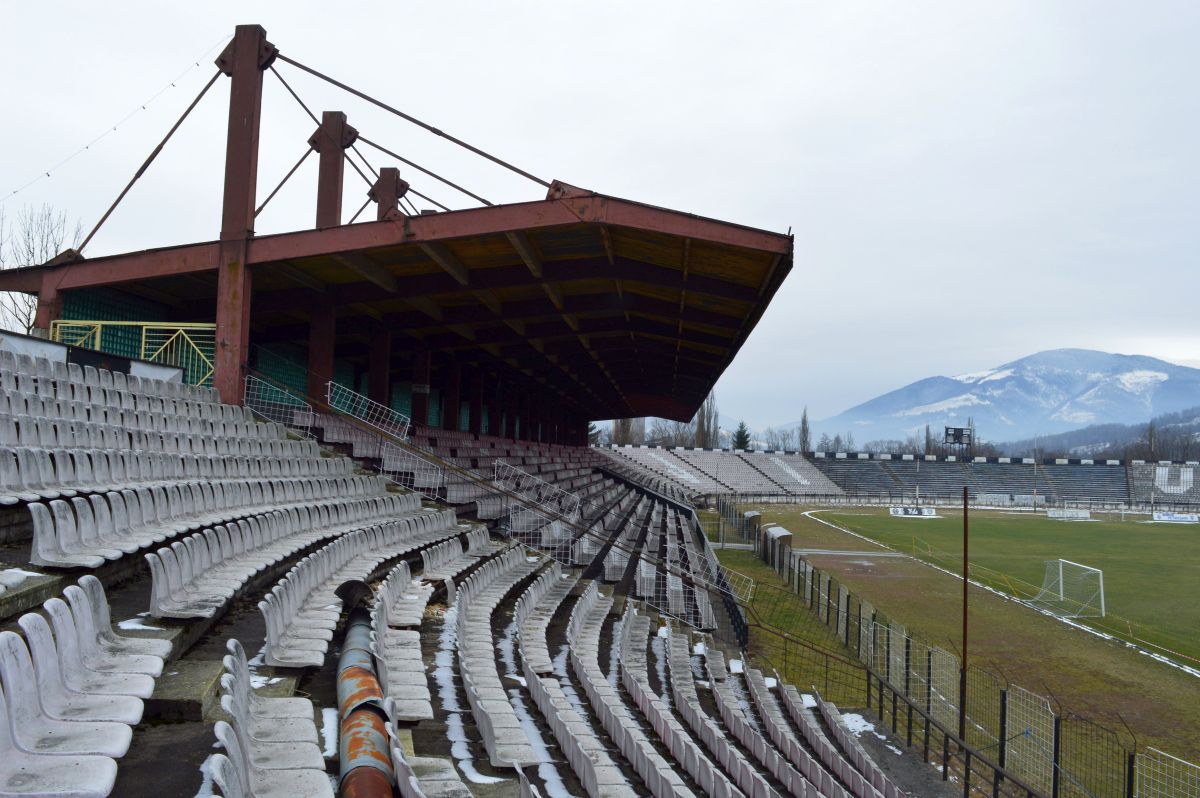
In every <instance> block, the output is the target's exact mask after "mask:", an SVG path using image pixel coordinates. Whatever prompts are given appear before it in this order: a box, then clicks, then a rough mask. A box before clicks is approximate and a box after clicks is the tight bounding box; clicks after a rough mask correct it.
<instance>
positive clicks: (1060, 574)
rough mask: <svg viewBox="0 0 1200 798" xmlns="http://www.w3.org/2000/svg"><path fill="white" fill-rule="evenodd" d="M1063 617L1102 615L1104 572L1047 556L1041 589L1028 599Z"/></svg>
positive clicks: (1097, 616) (1101, 616)
mask: <svg viewBox="0 0 1200 798" xmlns="http://www.w3.org/2000/svg"><path fill="white" fill-rule="evenodd" d="M1029 603H1030V604H1032V605H1033V606H1035V607H1038V608H1039V609H1043V610H1046V611H1047V612H1052V613H1054V614H1055V615H1061V616H1063V617H1064V618H1103V617H1104V572H1103V571H1101V570H1100V569H1099V568H1092V567H1091V566H1089V565H1080V564H1079V563H1077V562H1071V561H1070V560H1047V561H1046V573H1045V575H1044V576H1043V577H1042V589H1041V591H1040V592H1039V593H1038V594H1037V595H1036V596H1034V597H1033V598H1032V599H1030V600H1029Z"/></svg>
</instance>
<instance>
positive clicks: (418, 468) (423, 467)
mask: <svg viewBox="0 0 1200 798" xmlns="http://www.w3.org/2000/svg"><path fill="white" fill-rule="evenodd" d="M379 473H381V474H383V475H384V476H385V477H387V478H388V479H389V480H391V481H392V482H394V483H396V484H397V485H400V486H401V487H403V488H407V489H408V490H411V491H415V492H417V493H420V494H421V495H422V496H425V497H426V498H429V499H437V498H438V497H439V495H440V493H439V492H440V490H441V488H442V487H443V486H444V485H445V484H446V468H445V466H442V465H440V464H438V463H437V462H434V461H433V460H432V459H425V458H423V457H421V455H420V454H419V453H417V452H414V451H411V450H409V449H404V448H401V447H399V446H397V445H396V444H394V443H392V442H390V441H384V442H383V444H382V446H381V447H380V453H379Z"/></svg>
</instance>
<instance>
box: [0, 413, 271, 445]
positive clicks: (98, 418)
mask: <svg viewBox="0 0 1200 798" xmlns="http://www.w3.org/2000/svg"><path fill="white" fill-rule="evenodd" d="M25 409H26V410H27V411H30V412H25V413H0V420H5V421H6V423H5V425H4V428H5V430H6V432H5V434H6V435H9V436H11V435H12V434H13V429H15V430H16V435H17V437H18V439H22V438H24V439H28V438H30V437H32V436H33V435H37V436H38V438H39V439H41V440H42V441H43V442H44V443H45V444H46V445H52V444H56V445H59V446H70V445H73V444H75V443H76V442H77V440H78V439H79V438H80V437H81V436H82V435H83V432H82V430H84V429H86V428H87V427H89V426H101V427H104V426H107V427H115V428H117V429H120V430H123V431H124V432H125V433H127V435H128V439H129V441H130V443H131V444H133V443H138V442H141V441H144V440H153V439H154V438H155V437H158V436H172V437H173V438H174V439H177V440H185V439H187V438H189V437H197V436H200V437H213V438H221V439H222V440H223V441H225V447H226V448H234V449H236V448H237V447H238V446H239V444H238V441H240V440H241V439H249V440H285V439H286V438H287V435H286V433H285V432H283V429H284V428H283V427H281V426H279V425H277V424H275V423H274V422H263V423H261V424H260V423H256V422H244V421H199V420H196V419H187V418H182V417H179V416H163V415H161V414H153V413H148V412H141V411H138V412H135V411H133V410H110V411H100V412H96V413H61V412H60V411H61V410H62V409H61V408H58V407H56V406H51V407H48V408H46V409H44V410H43V411H42V412H37V408H30V407H26V408H25ZM30 420H33V421H34V422H38V421H42V422H48V423H44V424H42V425H40V426H39V425H37V424H36V423H35V426H34V427H32V428H31V427H29V421H30ZM181 445H182V444H181ZM131 448H138V447H136V446H133V447H131Z"/></svg>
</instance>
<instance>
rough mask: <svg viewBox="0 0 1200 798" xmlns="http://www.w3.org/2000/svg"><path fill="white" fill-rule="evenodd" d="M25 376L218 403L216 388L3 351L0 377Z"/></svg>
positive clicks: (0, 353)
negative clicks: (6, 374) (0, 375)
mask: <svg viewBox="0 0 1200 798" xmlns="http://www.w3.org/2000/svg"><path fill="white" fill-rule="evenodd" d="M5 373H8V374H13V375H16V376H20V375H26V376H32V377H39V378H43V379H51V380H69V381H71V382H75V383H80V384H82V385H92V386H96V387H98V388H116V389H117V390H120V391H130V392H132V393H138V394H146V395H149V396H161V397H165V398H171V399H191V400H193V401H198V402H219V401H220V397H219V395H218V394H217V391H216V389H215V388H207V387H204V386H200V385H187V384H185V383H182V382H176V381H166V380H157V379H153V378H150V377H137V376H134V375H132V374H125V373H123V372H120V371H109V370H108V369H98V368H95V367H94V366H83V367H80V366H79V364H78V363H64V362H60V361H57V360H49V359H47V358H44V357H32V356H30V355H26V354H21V353H17V352H13V351H12V350H10V349H0V374H5Z"/></svg>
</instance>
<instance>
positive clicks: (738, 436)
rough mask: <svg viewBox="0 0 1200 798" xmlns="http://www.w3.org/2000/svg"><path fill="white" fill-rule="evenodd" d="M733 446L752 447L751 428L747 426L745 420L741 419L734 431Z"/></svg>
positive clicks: (736, 447) (739, 447)
mask: <svg viewBox="0 0 1200 798" xmlns="http://www.w3.org/2000/svg"><path fill="white" fill-rule="evenodd" d="M733 448H735V449H749V448H750V429H749V428H748V427H747V426H746V422H745V421H739V422H738V425H737V430H735V431H734V433H733Z"/></svg>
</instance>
